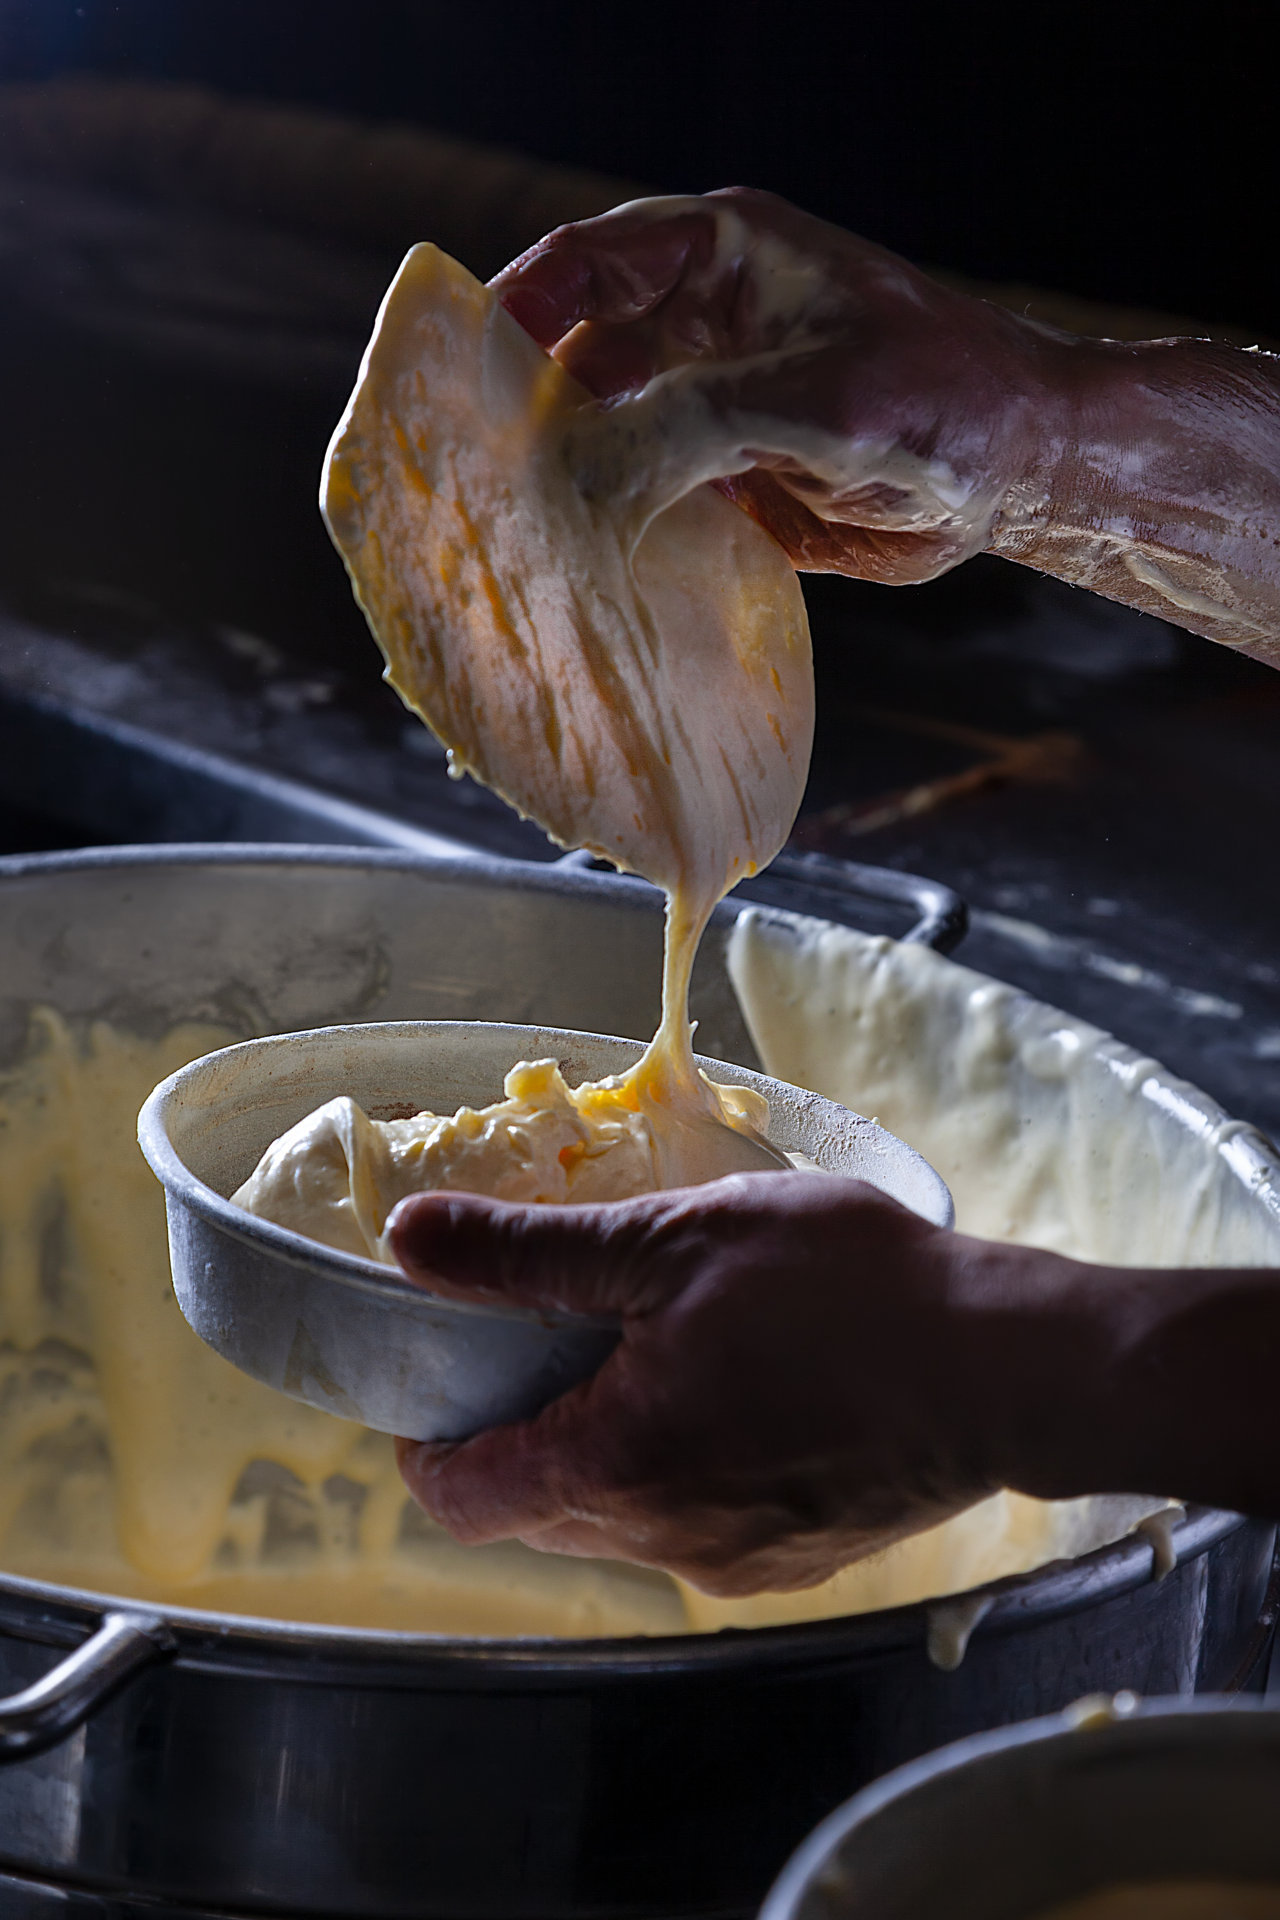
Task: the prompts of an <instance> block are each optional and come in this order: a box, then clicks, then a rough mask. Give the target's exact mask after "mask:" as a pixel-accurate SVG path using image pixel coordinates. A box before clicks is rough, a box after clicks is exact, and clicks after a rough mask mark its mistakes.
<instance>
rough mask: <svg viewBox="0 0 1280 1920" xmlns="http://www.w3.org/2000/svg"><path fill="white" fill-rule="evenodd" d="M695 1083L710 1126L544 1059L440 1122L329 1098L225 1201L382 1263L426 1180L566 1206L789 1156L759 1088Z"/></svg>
mask: <svg viewBox="0 0 1280 1920" xmlns="http://www.w3.org/2000/svg"><path fill="white" fill-rule="evenodd" d="M705 1084H706V1085H707V1086H708V1088H709V1090H710V1093H711V1096H712V1098H713V1099H714V1100H715V1102H716V1106H717V1108H718V1110H719V1115H720V1116H721V1118H720V1121H719V1122H713V1123H711V1124H705V1123H704V1124H694V1125H692V1126H684V1127H673V1126H672V1125H671V1124H670V1107H669V1105H668V1104H666V1103H664V1102H662V1101H660V1099H659V1098H656V1097H655V1095H654V1093H653V1092H652V1091H651V1089H650V1087H649V1086H648V1085H646V1083H645V1081H644V1080H643V1078H638V1077H637V1075H636V1074H634V1073H632V1074H627V1075H625V1076H619V1077H617V1078H613V1079H609V1080H603V1081H596V1082H588V1084H587V1085H585V1086H582V1087H576V1088H570V1087H569V1086H567V1085H566V1084H565V1080H564V1076H563V1075H562V1074H561V1072H560V1068H559V1066H558V1064H557V1063H556V1061H554V1060H536V1061H522V1062H521V1063H520V1065H518V1066H515V1067H513V1068H512V1069H511V1071H510V1073H509V1074H508V1075H507V1077H506V1083H505V1092H506V1098H505V1099H503V1100H498V1101H495V1102H494V1104H493V1105H492V1106H489V1107H481V1108H478V1109H477V1108H474V1107H462V1108H460V1109H459V1111H458V1112H457V1113H456V1114H453V1115H451V1116H450V1117H448V1118H442V1117H440V1116H437V1115H435V1114H430V1113H420V1114H417V1115H415V1116H413V1117H412V1118H409V1119H404V1120H371V1119H370V1118H369V1117H368V1115H367V1114H366V1113H365V1112H364V1110H363V1109H362V1108H361V1107H358V1106H357V1105H356V1103H355V1101H354V1100H351V1099H347V1098H341V1099H337V1100H330V1101H328V1102H326V1104H325V1105H324V1106H322V1107H317V1109H316V1110H315V1112H314V1113H310V1114H308V1115H307V1116H306V1118H305V1119H303V1120H300V1121H299V1122H298V1124H297V1125H296V1126H294V1127H291V1128H290V1129H289V1131H288V1132H287V1133H284V1134H281V1136H280V1138H279V1139H278V1140H276V1141H274V1142H273V1143H272V1145H271V1146H270V1147H268V1149H267V1151H266V1153H264V1154H263V1156H262V1159H261V1160H260V1161H259V1163H258V1165H257V1167H256V1168H255V1169H254V1171H253V1173H252V1174H250V1176H249V1178H248V1179H247V1180H246V1181H245V1182H244V1184H243V1186H241V1187H240V1188H238V1189H237V1191H236V1192H235V1193H234V1194H232V1196H231V1197H232V1199H233V1200H234V1201H235V1203H236V1204H237V1206H241V1207H244V1208H246V1209H247V1210H248V1212H250V1213H256V1214H259V1215H261V1216H262V1217H263V1218H264V1219H268V1220H274V1221H275V1222H276V1223H277V1224H278V1225H279V1226H282V1227H289V1228H291V1229H292V1230H293V1231H294V1232H295V1233H302V1234H306V1235H307V1236H308V1238H310V1239H312V1240H319V1241H321V1242H322V1243H323V1244H324V1245H325V1246H329V1247H336V1248H337V1249H338V1250H339V1252H342V1253H356V1254H362V1255H364V1256H366V1257H367V1258H369V1259H373V1260H381V1261H383V1262H384V1263H385V1264H386V1265H388V1266H394V1264H395V1256H394V1254H393V1253H392V1252H391V1249H390V1247H389V1245H388V1237H387V1231H386V1226H387V1219H388V1216H389V1215H390V1213H391V1210H392V1208H393V1207H394V1206H395V1204H396V1202H397V1201H398V1200H402V1199H403V1198H404V1196H405V1195H406V1194H409V1193H421V1192H423V1191H425V1190H426V1189H428V1188H431V1189H441V1188H455V1189H461V1190H462V1191H463V1192H467V1193H488V1194H492V1195H494V1196H495V1198H497V1199H499V1200H511V1201H523V1202H530V1201H532V1202H540V1203H543V1204H546V1203H559V1204H562V1205H577V1204H586V1203H588V1202H590V1201H593V1200H623V1199H626V1198H627V1197H628V1196H629V1195H631V1194H635V1193H654V1192H658V1191H660V1190H661V1189H663V1188H666V1187H683V1186H695V1185H697V1184H698V1183H699V1182H700V1181H703V1180H713V1179H715V1178H716V1177H717V1175H719V1174H721V1173H728V1172H731V1171H734V1170H735V1169H736V1168H737V1167H743V1168H747V1167H754V1166H759V1165H764V1166H771V1165H780V1166H782V1167H786V1166H788V1165H789V1164H790V1163H789V1162H788V1160H787V1159H786V1158H785V1156H783V1155H782V1154H779V1153H776V1152H775V1150H774V1149H773V1148H772V1147H770V1146H769V1144H768V1142H767V1141H766V1140H765V1139H764V1137H763V1135H764V1129H765V1127H766V1126H767V1125H768V1120H769V1110H768V1104H767V1102H766V1101H765V1100H764V1099H763V1098H762V1097H761V1096H760V1095H759V1094H757V1093H755V1092H753V1091H752V1089H750V1088H749V1087H719V1086H714V1085H712V1084H711V1083H710V1082H706V1083H705ZM700 1120H701V1116H700V1115H698V1116H695V1121H700Z"/></svg>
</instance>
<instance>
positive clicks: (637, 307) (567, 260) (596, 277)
mask: <svg viewBox="0 0 1280 1920" xmlns="http://www.w3.org/2000/svg"><path fill="white" fill-rule="evenodd" d="M716 217H717V216H716V208H715V207H714V205H713V206H708V205H707V204H706V202H705V201H704V200H702V199H701V198H699V197H698V196H696V195H688V196H680V197H668V198H655V199H649V200H632V201H629V202H628V203H627V204H626V205H624V206H621V207H615V208H614V209H613V211H612V212H611V213H605V214H601V215H600V216H599V217H598V218H597V219H594V220H580V221H577V222H575V223H574V225H572V226H568V227H558V228H557V229H556V231H555V232H554V233H550V234H548V235H547V237H546V239H545V240H540V241H539V242H538V244H537V245H536V246H535V247H531V248H530V249H529V251H528V253H525V254H522V255H521V256H520V258H519V259H518V260H514V261H513V262H512V263H511V265H510V266H509V267H504V268H503V270H502V272H501V273H500V274H498V275H497V277H496V279H494V280H492V281H491V282H490V285H491V286H493V287H494V288H495V290H496V291H497V293H498V294H499V296H500V298H501V300H502V304H503V305H504V306H505V307H506V309H507V311H508V313H510V314H511V316H512V317H513V319H515V320H518V321H519V323H520V325H521V326H522V327H523V328H524V330H525V332H526V333H529V334H532V336H533V338H534V339H535V340H536V341H537V342H538V345H539V346H540V347H545V348H548V349H550V348H551V347H553V346H555V344H556V343H557V341H559V340H562V339H563V338H564V336H565V334H567V333H568V332H569V331H570V330H571V329H572V328H573V327H576V326H578V325H579V324H580V322H582V321H584V320H594V321H603V322H606V323H609V324H613V323H617V322H619V321H629V320H637V319H640V318H641V317H642V316H643V315H645V314H647V313H650V312H652V310H653V309H654V307H656V306H657V305H658V304H659V303H660V302H661V301H662V300H664V299H666V297H667V295H668V294H669V293H670V292H671V291H672V290H673V289H674V288H675V287H676V286H678V285H679V284H680V281H681V279H682V277H683V276H684V274H685V273H686V271H687V270H688V268H689V266H690V265H691V264H699V265H705V264H707V263H708V262H709V261H710V259H711V257H712V255H713V254H714V252H715V246H716Z"/></svg>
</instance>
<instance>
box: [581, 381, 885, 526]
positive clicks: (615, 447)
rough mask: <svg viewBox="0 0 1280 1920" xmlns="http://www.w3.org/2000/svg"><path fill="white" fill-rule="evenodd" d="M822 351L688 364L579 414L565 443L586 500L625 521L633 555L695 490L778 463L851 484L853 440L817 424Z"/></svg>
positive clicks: (826, 481)
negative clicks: (660, 519)
mask: <svg viewBox="0 0 1280 1920" xmlns="http://www.w3.org/2000/svg"><path fill="white" fill-rule="evenodd" d="M821 358H822V349H821V348H820V347H818V348H815V347H811V346H810V347H804V348H799V349H797V348H790V349H785V348H784V349H780V350H778V351H777V352H773V353H762V354H755V355H752V356H751V357H750V358H748V359H745V360H736V361H723V360H722V361H705V360H703V361H687V362H686V363H685V364H683V365H682V366H677V367H671V368H668V369H667V370H666V371H665V372H663V373H659V374H655V376H654V377H653V378H652V379H651V380H649V381H648V382H647V383H646V385H644V386H643V387H641V388H640V390H639V391H638V392H634V393H628V394H624V395H622V396H621V397H619V398H617V399H613V400H610V401H608V402H607V403H605V404H598V405H595V406H590V407H581V408H579V409H578V410H577V411H576V412H575V413H574V414H573V415H572V417H571V418H570V420H569V422H568V424H567V426H566V429H565V436H564V444H563V454H564V459H565V462H566V464H567V466H568V469H569V471H570V473H571V474H572V475H573V478H574V481H575V483H576V485H577V487H578V490H579V492H580V493H582V494H583V495H584V497H585V498H586V499H588V500H591V501H594V502H597V503H598V504H600V505H601V506H607V507H608V508H609V510H610V511H611V513H613V514H614V515H616V516H617V517H618V518H619V520H620V521H621V524H622V527H623V530H624V534H625V537H626V538H627V539H628V542H629V544H630V547H631V549H632V551H634V549H635V547H636V546H637V545H638V544H639V542H640V540H641V539H642V537H643V535H644V532H645V530H646V528H647V527H648V526H649V524H650V522H651V521H652V520H653V519H654V518H655V517H656V516H657V515H658V514H659V513H661V512H663V511H664V509H665V508H667V507H669V506H672V505H674V503H675V502H676V501H677V500H679V499H682V498H683V496H684V495H685V494H687V493H691V492H692V491H693V489H694V488H695V487H699V486H701V485H703V484H704V482H706V481H709V480H724V479H728V478H731V477H733V476H734V475H737V474H742V473H745V472H747V471H748V470H749V469H750V468H751V467H753V466H755V465H757V464H758V462H759V461H760V460H762V459H764V460H782V461H786V462H788V463H790V464H792V465H794V466H796V467H798V468H802V469H804V470H806V471H808V472H811V473H813V474H814V475H815V477H817V478H818V479H819V481H820V482H822V483H826V484H829V483H831V482H832V481H835V480H837V479H840V480H843V479H844V478H846V473H845V469H846V468H847V467H848V465H849V458H850V448H849V445H848V440H847V436H846V435H844V434H843V433H836V432H834V431H832V430H831V429H830V428H828V427H826V426H824V425H823V424H822V421H821V414H822V411H823V409H822V408H821V407H819V406H817V405H816V404H815V392H814V385H815V374H816V373H817V372H818V371H819V370H820V364H821Z"/></svg>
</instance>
